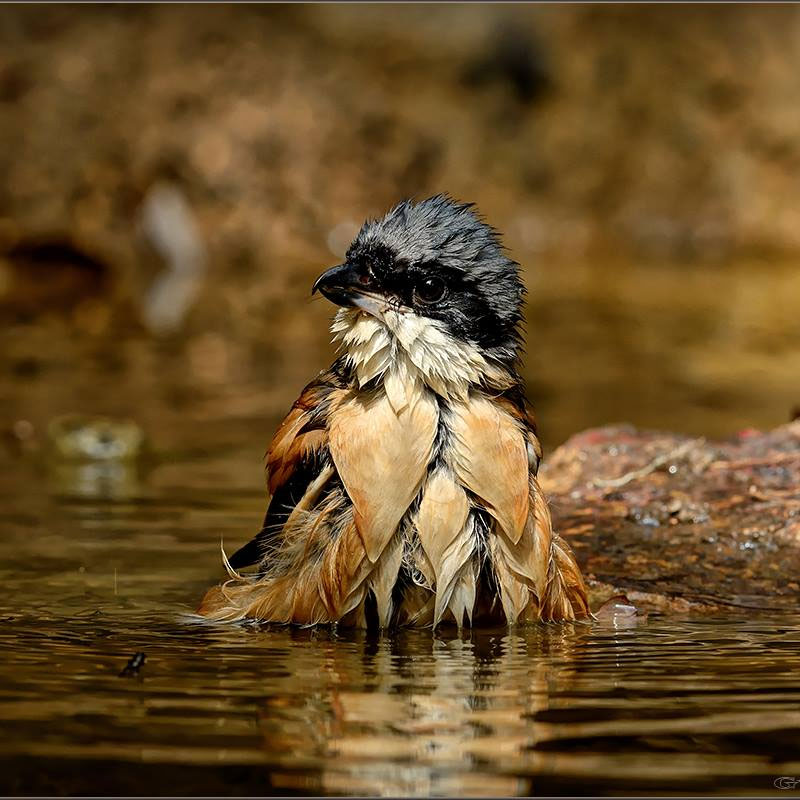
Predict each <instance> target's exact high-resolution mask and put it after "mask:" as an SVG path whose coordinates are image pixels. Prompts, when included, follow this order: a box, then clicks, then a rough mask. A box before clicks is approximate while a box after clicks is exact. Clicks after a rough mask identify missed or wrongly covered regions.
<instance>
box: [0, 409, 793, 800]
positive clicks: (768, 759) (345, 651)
mask: <svg viewBox="0 0 800 800" xmlns="http://www.w3.org/2000/svg"><path fill="white" fill-rule="evenodd" d="M172 423H173V426H174V427H173V436H174V438H175V440H176V441H179V440H182V441H184V443H185V442H187V441H188V440H189V438H190V437H189V431H190V430H191V429H192V427H193V423H192V421H191V420H184V422H183V423H181V422H180V421H179V419H178V418H177V417H176V418H174V419H173V420H172ZM247 430H249V428H248V426H247V425H244V424H241V425H239V424H232V423H230V422H229V423H227V424H225V425H223V424H222V423H220V425H219V426H217V427H215V426H213V425H211V424H208V425H207V426H206V428H205V429H204V430H203V441H204V445H203V447H200V446H199V445H198V447H196V448H195V449H194V450H192V449H191V448H189V447H184V448H183V449H182V450H181V449H174V450H172V451H171V452H170V453H168V454H165V453H162V454H161V455H160V456H159V458H157V459H155V460H152V461H151V462H150V464H149V466H148V465H147V464H145V465H144V466H143V467H139V468H137V467H134V466H129V467H125V466H123V465H121V464H117V465H107V466H102V465H88V466H87V465H84V466H82V467H78V466H66V465H62V466H61V467H59V468H58V469H56V468H55V466H54V465H52V464H51V465H50V467H46V461H44V460H42V459H40V458H33V457H20V458H18V459H16V460H15V461H14V462H13V468H10V469H3V470H2V474H1V475H0V529H2V532H3V535H2V540H0V565H2V566H1V567H0V578H1V579H2V586H3V588H4V591H3V593H2V595H1V596H0V622H1V623H2V624H0V648H2V651H3V658H2V659H0V720H1V721H2V722H0V742H1V744H0V752H2V756H1V757H0V759H1V762H0V776H2V777H0V792H2V793H4V794H32V793H53V794H80V793H82V794H95V795H98V794H103V793H108V794H162V795H184V794H206V795H208V794H223V795H235V794H239V795H241V794H256V793H258V794H270V793H280V794H323V793H324V794H361V795H376V794H381V795H431V794H432V795H528V794H559V793H565V794H581V793H600V794H612V793H616V794H620V793H622V794H624V793H637V792H661V793H669V792H671V793H682V792H710V793H720V794H738V793H742V794H745V793H751V794H753V793H757V794H763V793H768V792H776V793H777V792H778V790H777V789H774V788H773V781H774V780H775V778H777V777H780V776H789V777H792V776H797V777H800V680H798V677H797V676H798V674H800V615H798V616H787V617H776V616H774V615H770V616H764V617H758V616H753V615H752V614H748V616H747V617H742V616H731V617H724V618H716V619H664V618H656V617H650V618H649V619H647V620H644V621H638V622H636V623H634V622H633V621H629V622H625V623H623V622H621V621H618V623H617V624H616V625H615V624H614V623H612V622H599V623H595V624H581V625H575V626H547V627H539V628H531V629H525V630H517V631H513V632H508V631H504V630H496V631H481V632H473V633H471V634H469V633H465V634H464V635H462V636H459V635H456V633H455V632H450V633H448V632H443V633H442V634H439V635H436V636H432V635H431V633H430V632H427V631H409V632H401V633H398V634H395V635H384V636H375V635H367V634H365V633H344V632H340V633H339V634H338V635H336V634H334V633H331V632H329V631H310V630H284V629H278V630H275V629H272V630H270V629H259V628H255V627H235V626H224V625H222V626H219V625H209V624H207V623H204V622H199V621H198V620H197V619H196V618H193V617H192V615H191V612H192V609H193V607H194V604H196V603H197V601H198V600H199V598H200V597H201V594H202V592H203V590H204V589H205V588H206V587H207V586H208V585H209V584H210V583H212V582H213V581H215V580H217V579H219V578H220V577H221V575H222V570H221V565H220V557H219V543H220V538H223V539H224V540H225V542H226V543H227V548H228V550H229V551H230V550H231V549H232V548H233V547H235V546H236V545H237V544H238V543H240V542H241V541H243V538H244V536H245V535H246V533H247V532H249V531H251V530H252V529H253V527H254V526H255V525H256V524H257V522H258V519H259V516H260V513H261V511H262V503H263V492H262V489H261V488H260V485H259V484H260V476H259V475H258V467H257V462H255V463H254V461H253V458H252V447H249V446H247V447H245V446H239V445H237V446H233V445H231V444H230V443H229V444H227V445H225V444H224V442H226V441H228V442H230V441H238V442H240V443H241V442H242V441H245V440H247V438H248V436H247V435H246V431H247ZM226 437H227V439H226ZM249 437H250V438H252V434H249ZM136 652H143V653H144V654H145V656H146V660H145V662H144V665H143V666H142V667H141V669H140V670H139V672H138V674H133V675H124V676H121V675H120V672H121V671H122V670H123V668H124V667H125V665H126V663H127V662H128V660H129V658H130V657H131V656H133V654H134V653H136Z"/></svg>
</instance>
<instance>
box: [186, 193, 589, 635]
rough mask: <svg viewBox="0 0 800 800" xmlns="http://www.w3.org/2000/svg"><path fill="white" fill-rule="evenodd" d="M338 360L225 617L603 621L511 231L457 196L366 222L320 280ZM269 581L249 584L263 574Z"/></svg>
mask: <svg viewBox="0 0 800 800" xmlns="http://www.w3.org/2000/svg"><path fill="white" fill-rule="evenodd" d="M316 292H319V293H320V294H321V295H323V296H324V297H326V298H327V299H328V300H330V301H332V302H333V303H334V304H335V305H337V306H338V307H339V308H338V310H337V311H336V313H335V316H334V317H333V321H332V323H331V331H332V333H333V336H334V341H336V342H338V347H339V351H338V353H337V357H336V360H335V361H334V363H333V364H332V366H331V367H330V368H329V369H327V370H324V371H322V372H321V373H320V374H319V375H318V376H317V377H316V378H315V379H314V380H313V381H311V383H309V384H308V385H307V386H306V387H305V388H304V389H303V390H302V392H301V393H300V396H299V398H298V399H297V401H296V402H295V403H294V405H293V406H292V407H291V410H290V411H289V413H288V415H287V416H286V417H285V419H284V420H283V422H282V423H281V424H280V425H279V427H278V429H277V432H276V433H275V435H274V437H273V439H272V442H271V444H270V445H269V449H268V451H267V454H266V471H267V480H268V488H269V492H270V494H271V499H270V502H269V504H268V508H267V512H266V516H265V518H264V524H263V526H262V528H261V530H260V531H259V532H258V534H257V535H256V536H255V537H254V538H253V539H252V540H251V541H249V542H248V543H247V544H245V545H244V546H243V547H241V548H240V549H239V550H238V551H237V552H235V553H234V555H233V556H232V557H230V559H228V558H227V557H226V556H225V551H224V550H223V552H222V557H223V562H224V566H225V568H226V570H227V573H228V580H226V581H225V582H223V583H221V584H219V585H217V586H214V587H212V588H211V589H209V590H208V591H207V593H206V594H205V596H204V598H203V600H202V602H201V604H200V607H199V608H198V613H199V614H200V615H201V616H203V617H206V618H208V619H210V620H217V621H243V620H254V621H260V622H272V623H291V624H296V625H303V626H314V625H323V624H333V625H336V626H339V625H341V626H343V627H361V628H367V629H370V628H377V629H387V628H396V627H404V626H410V627H431V628H435V627H437V626H439V625H455V626H457V627H458V628H459V629H461V628H464V627H470V626H472V627H475V626H479V625H506V626H511V625H516V624H522V623H527V622H537V621H544V622H554V621H571V620H580V619H587V618H590V617H591V612H590V610H589V603H588V600H587V589H586V584H585V581H584V579H583V576H582V574H581V570H580V568H579V566H578V564H577V562H576V559H575V556H574V554H573V552H572V550H571V548H570V547H569V545H568V544H567V543H566V542H565V541H564V540H563V539H562V538H561V537H560V536H558V534H557V533H556V532H554V531H553V527H552V522H551V516H550V512H549V508H548V504H547V501H546V498H545V496H544V494H543V492H542V490H541V488H540V486H539V483H538V480H537V472H538V469H539V463H540V461H541V458H542V448H541V445H540V443H539V439H538V437H537V427H536V421H535V418H534V415H533V411H532V409H531V407H530V404H529V403H528V401H527V399H526V396H525V390H524V386H523V381H522V378H521V376H520V372H519V369H520V361H521V351H522V345H523V335H522V322H523V315H522V305H523V300H524V295H525V289H524V286H523V283H522V280H521V277H520V266H519V264H518V263H517V262H516V261H514V260H512V259H511V258H510V256H509V255H508V254H507V251H506V248H505V246H504V244H503V242H502V239H501V235H500V233H499V232H498V231H497V230H496V229H494V228H493V227H492V226H490V225H489V224H488V223H487V222H486V221H485V220H484V218H483V217H482V215H481V214H480V212H479V211H478V210H477V208H476V207H475V204H474V203H464V202H460V201H457V200H455V199H453V198H452V197H451V196H450V195H448V194H438V195H435V196H433V197H429V198H427V199H425V200H421V201H414V200H410V199H407V200H404V201H402V202H400V203H398V204H397V205H395V206H394V207H393V208H391V209H390V210H389V211H388V212H387V213H386V214H385V215H384V216H383V217H380V218H374V219H368V220H367V221H366V222H365V223H364V224H363V226H362V227H361V229H360V230H359V232H358V234H357V235H356V237H355V239H354V240H353V242H352V244H351V245H350V247H349V248H348V250H347V252H346V256H345V260H344V262H343V263H341V264H339V265H337V266H334V267H332V268H330V269H328V270H326V271H325V272H324V273H323V274H322V275H320V277H319V278H318V279H317V280H316V282H315V283H314V285H313V288H312V295H313V294H315V293H316ZM246 569H251V571H250V572H245V570H246Z"/></svg>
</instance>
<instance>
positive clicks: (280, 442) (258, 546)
mask: <svg viewBox="0 0 800 800" xmlns="http://www.w3.org/2000/svg"><path fill="white" fill-rule="evenodd" d="M341 388H342V381H341V379H340V378H339V377H338V375H337V373H336V372H335V370H328V371H327V372H323V373H322V374H321V375H319V376H318V377H317V378H316V379H315V380H313V381H312V382H311V383H309V384H308V385H307V386H306V387H305V388H304V389H303V391H302V392H301V393H300V397H298V398H297V400H296V402H295V404H294V405H293V406H292V408H291V410H290V411H289V413H288V414H287V415H286V418H285V419H284V420H283V422H282V423H281V424H280V426H279V427H278V430H277V431H276V433H275V436H274V437H273V438H272V442H271V443H270V446H269V449H268V450H267V457H266V460H267V485H268V487H269V491H270V494H271V495H272V497H271V499H270V503H269V506H268V508H267V513H266V515H265V517H264V524H263V526H262V528H261V530H260V531H259V532H258V533H257V534H256V536H255V537H254V538H253V539H251V540H250V541H249V542H248V543H247V544H246V545H244V546H243V547H241V548H240V549H239V550H237V551H236V552H235V553H234V554H233V556H232V557H231V558H230V565H231V566H232V567H233V568H234V569H237V570H238V569H241V568H243V567H248V566H251V565H253V564H257V563H259V562H261V561H262V560H263V559H264V557H265V555H266V553H267V551H268V550H269V549H270V546H271V545H272V544H273V543H274V542H275V541H276V539H277V536H278V534H279V533H280V531H281V529H282V528H283V526H284V524H285V522H286V520H287V519H288V518H289V515H290V514H291V512H292V510H293V509H294V508H295V507H296V506H297V505H298V503H300V502H301V500H302V499H303V497H304V496H305V495H306V492H307V491H308V489H309V487H311V486H312V485H313V484H314V482H315V481H317V480H318V479H319V478H320V476H321V475H323V476H324V475H325V474H329V472H330V471H329V470H328V464H329V461H330V459H329V455H328V411H329V408H330V400H331V395H332V393H333V392H335V391H337V390H339V389H341ZM316 488H317V489H319V488H321V487H316Z"/></svg>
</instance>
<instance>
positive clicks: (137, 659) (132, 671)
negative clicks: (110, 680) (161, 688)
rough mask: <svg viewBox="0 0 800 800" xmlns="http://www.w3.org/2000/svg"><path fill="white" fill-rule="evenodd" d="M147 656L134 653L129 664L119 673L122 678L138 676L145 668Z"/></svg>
mask: <svg viewBox="0 0 800 800" xmlns="http://www.w3.org/2000/svg"><path fill="white" fill-rule="evenodd" d="M146 658H147V656H146V655H145V654H144V653H141V652H139V653H134V654H133V655H132V656H131V657H130V658H129V659H128V663H127V664H126V665H125V666H124V667H123V668H122V672H120V673H119V677H120V678H126V677H129V676H132V675H138V674H139V670H140V669H141V668H142V667H143V666H144V662H145V659H146Z"/></svg>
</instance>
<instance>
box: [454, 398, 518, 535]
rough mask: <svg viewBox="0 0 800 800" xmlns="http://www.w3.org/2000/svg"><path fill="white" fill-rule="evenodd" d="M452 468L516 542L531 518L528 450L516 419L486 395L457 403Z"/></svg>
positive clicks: (455, 406) (506, 533) (505, 532)
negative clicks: (529, 508)
mask: <svg viewBox="0 0 800 800" xmlns="http://www.w3.org/2000/svg"><path fill="white" fill-rule="evenodd" d="M452 431H453V434H454V443H453V450H454V454H455V463H454V467H455V470H456V474H457V475H458V477H459V479H460V480H461V481H462V483H463V484H464V485H465V486H466V487H467V488H468V489H469V490H470V491H471V492H473V493H474V494H475V495H477V496H478V497H479V498H480V499H481V500H482V501H483V502H484V503H485V505H486V508H487V510H488V511H489V513H490V514H491V515H492V516H493V517H494V518H495V519H496V520H497V522H498V523H499V524H500V527H501V529H502V531H503V533H504V534H505V535H506V536H507V537H508V538H509V539H510V541H511V542H513V543H514V544H516V543H517V542H518V541H519V539H520V537H521V536H522V532H523V530H524V528H525V523H526V520H527V518H528V454H527V448H526V442H525V438H524V437H523V434H522V431H521V430H520V428H519V425H518V424H517V422H516V421H515V420H514V418H513V417H512V416H511V415H510V414H509V413H508V412H506V411H505V410H503V409H502V408H501V407H499V406H498V405H496V404H495V403H493V402H492V401H491V400H489V399H488V398H486V397H483V396H482V395H473V396H472V397H470V399H469V402H468V403H458V404H454V406H453V414H452Z"/></svg>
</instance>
